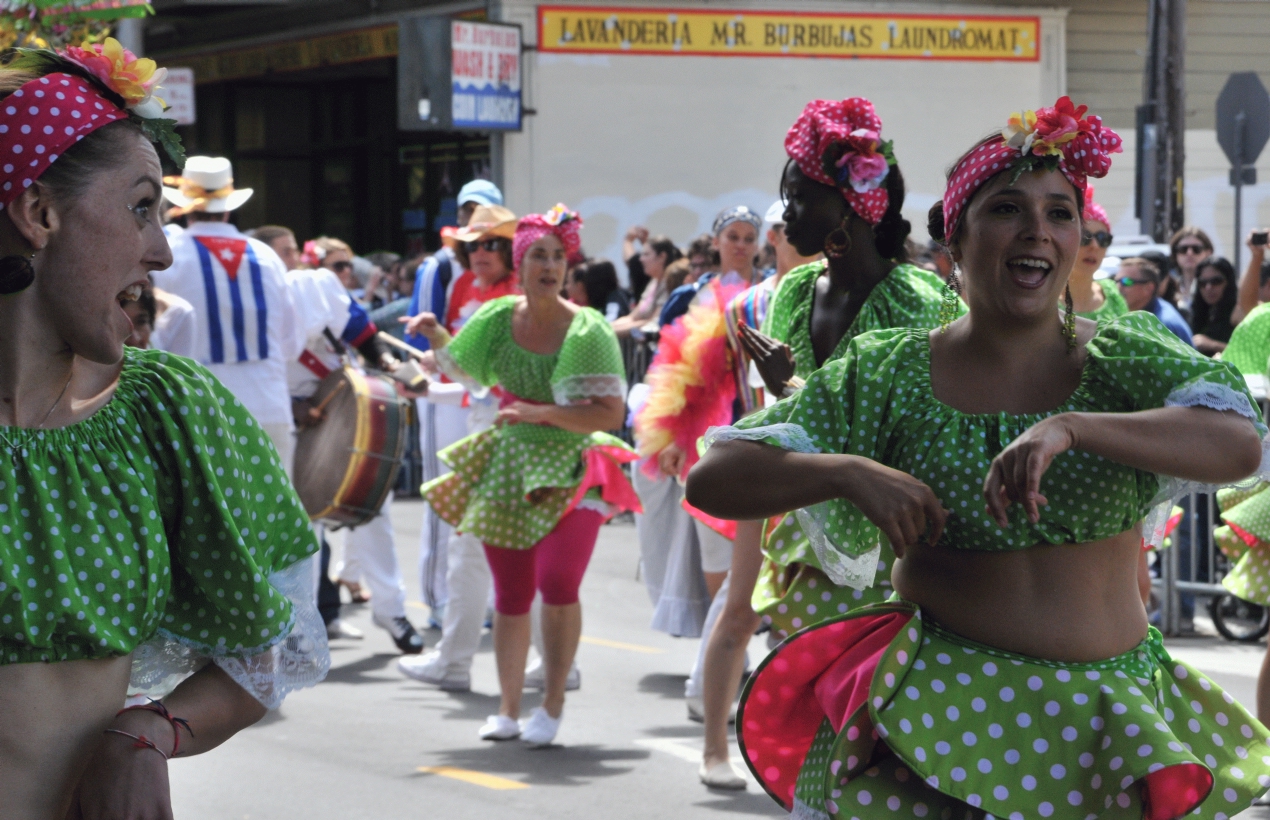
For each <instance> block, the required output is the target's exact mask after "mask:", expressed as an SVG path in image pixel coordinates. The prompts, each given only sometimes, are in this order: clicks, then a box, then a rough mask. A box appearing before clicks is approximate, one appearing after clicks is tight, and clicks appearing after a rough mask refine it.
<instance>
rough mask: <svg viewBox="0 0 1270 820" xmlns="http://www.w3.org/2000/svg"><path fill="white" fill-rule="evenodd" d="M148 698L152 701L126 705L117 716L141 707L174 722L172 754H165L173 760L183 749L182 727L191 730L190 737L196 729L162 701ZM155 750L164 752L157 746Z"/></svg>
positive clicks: (117, 731) (144, 710) (116, 732)
mask: <svg viewBox="0 0 1270 820" xmlns="http://www.w3.org/2000/svg"><path fill="white" fill-rule="evenodd" d="M147 700H149V701H150V702H149V703H138V704H137V705H135V706H126V707H124V708H123V709H120V710H119V711H118V712H116V713H115V717H119V716H120V715H122V714H123V713H124V712H131V711H134V710H138V709H139V710H141V711H143V712H154V713H155V714H156V715H158V716H159V717H161V718H163V719H164V720H166V721H167V722H168V723H170V724H172V737H173V740H172V754H170V755H164V756H165V757H167V758H168V759H169V760H171V759H172V758H174V757H176V756H177V753H178V752H180V751H181V729H182V728H184V729H185V731H187V732H189V733H190V737H194V730H193V729H191V728H190V722H189V721H188V720H186V719H185V718H179V717H175V716H173V714H172V713H171V712H169V711H168V707H166V706H164V705H163V703H162V701H157V700H154V699H153V698H147ZM107 731H114V732H115V734H126V733H125V732H120V731H119V730H117V729H114V730H111V729H108V730H107ZM128 737H132V735H128ZM143 739H144V738H143ZM146 742H147V743H149V741H146ZM150 745H151V746H154V744H153V743H151V744H150ZM155 751H156V752H159V753H160V754H162V750H160V749H158V748H157V747H156V748H155Z"/></svg>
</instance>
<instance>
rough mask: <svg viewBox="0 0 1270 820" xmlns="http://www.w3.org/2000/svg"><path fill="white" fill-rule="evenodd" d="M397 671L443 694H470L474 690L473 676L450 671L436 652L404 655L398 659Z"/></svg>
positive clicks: (467, 673)
mask: <svg viewBox="0 0 1270 820" xmlns="http://www.w3.org/2000/svg"><path fill="white" fill-rule="evenodd" d="M397 671H399V672H400V673H401V674H403V675H405V676H406V677H408V678H414V679H415V680H417V681H419V682H420V683H428V684H431V685H433V686H435V687H437V688H438V689H440V690H441V691H443V692H468V691H471V689H472V674H471V673H470V672H456V671H455V670H453V669H450V668H449V667H447V666H446V664H444V663H443V662H442V661H441V653H440V652H436V651H433V652H429V653H427V654H426V655H403V656H402V657H400V658H398V659H397Z"/></svg>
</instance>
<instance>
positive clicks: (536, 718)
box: [520, 706, 564, 746]
mask: <svg viewBox="0 0 1270 820" xmlns="http://www.w3.org/2000/svg"><path fill="white" fill-rule="evenodd" d="M563 719H564V712H561V713H560V717H557V718H553V717H552V716H551V715H549V714H547V710H546V709H544V708H542V707H541V706H539V707H537V708H536V709H534V710H533V711H532V712H530V713H529V719H528V720H522V721H521V722H520V739H521V740H523V741H525V742H526V743H528V744H529V745H530V746H550V745H551V741H553V740H555V739H556V732H558V731H560V721H562V720H563Z"/></svg>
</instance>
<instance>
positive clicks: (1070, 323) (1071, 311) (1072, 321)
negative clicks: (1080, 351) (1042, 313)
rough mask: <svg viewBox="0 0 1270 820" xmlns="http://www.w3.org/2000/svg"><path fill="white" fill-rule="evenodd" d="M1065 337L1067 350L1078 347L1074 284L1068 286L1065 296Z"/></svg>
mask: <svg viewBox="0 0 1270 820" xmlns="http://www.w3.org/2000/svg"><path fill="white" fill-rule="evenodd" d="M1063 303H1064V311H1063V338H1064V339H1066V340H1067V352H1068V353H1071V352H1072V351H1073V350H1075V349H1076V303H1075V302H1073V301H1072V286H1071V285H1068V286H1067V292H1066V293H1065V294H1064V296H1063Z"/></svg>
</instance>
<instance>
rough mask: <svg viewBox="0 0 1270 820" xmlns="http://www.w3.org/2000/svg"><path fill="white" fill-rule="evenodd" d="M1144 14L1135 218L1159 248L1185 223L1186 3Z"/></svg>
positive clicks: (1168, 1)
mask: <svg viewBox="0 0 1270 820" xmlns="http://www.w3.org/2000/svg"><path fill="white" fill-rule="evenodd" d="M1147 9H1148V10H1147V61H1146V71H1145V72H1144V75H1143V94H1142V96H1143V104H1142V105H1140V106H1138V110H1137V126H1138V149H1137V150H1138V157H1137V160H1138V163H1137V180H1136V186H1135V188H1136V194H1137V216H1138V219H1139V220H1140V223H1141V225H1142V228H1141V230H1142V233H1144V234H1149V235H1150V236H1151V237H1152V238H1154V239H1155V240H1156V241H1157V242H1164V241H1166V240H1167V239H1168V238H1169V236H1170V235H1172V233H1173V232H1174V231H1176V230H1177V229H1178V228H1180V227H1182V224H1183V222H1184V221H1185V204H1186V202H1185V199H1184V179H1185V169H1186V144H1185V139H1186V107H1185V105H1186V73H1185V71H1186V65H1185V58H1186V0H1148V6H1147Z"/></svg>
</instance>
